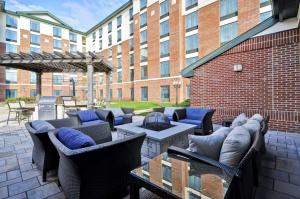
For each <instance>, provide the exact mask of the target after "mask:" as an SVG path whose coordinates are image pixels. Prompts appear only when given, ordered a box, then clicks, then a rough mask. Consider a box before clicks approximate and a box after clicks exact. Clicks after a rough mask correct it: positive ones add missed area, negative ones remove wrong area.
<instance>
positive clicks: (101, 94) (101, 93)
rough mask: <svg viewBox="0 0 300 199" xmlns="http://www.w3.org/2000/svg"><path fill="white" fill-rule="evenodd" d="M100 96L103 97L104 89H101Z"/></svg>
mask: <svg viewBox="0 0 300 199" xmlns="http://www.w3.org/2000/svg"><path fill="white" fill-rule="evenodd" d="M99 97H101V98H103V89H100V90H99Z"/></svg>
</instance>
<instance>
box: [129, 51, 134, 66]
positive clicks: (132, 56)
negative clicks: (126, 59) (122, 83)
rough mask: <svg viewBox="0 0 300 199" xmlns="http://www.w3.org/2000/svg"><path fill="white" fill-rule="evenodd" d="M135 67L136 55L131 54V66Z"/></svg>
mask: <svg viewBox="0 0 300 199" xmlns="http://www.w3.org/2000/svg"><path fill="white" fill-rule="evenodd" d="M133 65H134V54H133V53H132V54H130V66H133Z"/></svg>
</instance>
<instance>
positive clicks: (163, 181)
mask: <svg viewBox="0 0 300 199" xmlns="http://www.w3.org/2000/svg"><path fill="white" fill-rule="evenodd" d="M161 181H162V183H164V184H166V185H169V186H170V187H172V183H170V182H168V181H166V180H164V179H161Z"/></svg>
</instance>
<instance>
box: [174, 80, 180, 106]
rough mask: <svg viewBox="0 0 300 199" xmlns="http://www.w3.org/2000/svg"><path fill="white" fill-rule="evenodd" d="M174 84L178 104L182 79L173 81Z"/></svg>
mask: <svg viewBox="0 0 300 199" xmlns="http://www.w3.org/2000/svg"><path fill="white" fill-rule="evenodd" d="M173 86H174V88H175V90H176V104H178V89H179V88H180V86H181V81H180V80H179V79H176V80H174V81H173Z"/></svg>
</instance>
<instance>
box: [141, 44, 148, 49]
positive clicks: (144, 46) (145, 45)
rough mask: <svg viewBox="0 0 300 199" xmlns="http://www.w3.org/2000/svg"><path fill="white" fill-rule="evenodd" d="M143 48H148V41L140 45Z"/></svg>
mask: <svg viewBox="0 0 300 199" xmlns="http://www.w3.org/2000/svg"><path fill="white" fill-rule="evenodd" d="M142 48H148V43H146V44H144V45H141V46H140V49H142Z"/></svg>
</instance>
